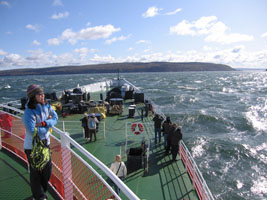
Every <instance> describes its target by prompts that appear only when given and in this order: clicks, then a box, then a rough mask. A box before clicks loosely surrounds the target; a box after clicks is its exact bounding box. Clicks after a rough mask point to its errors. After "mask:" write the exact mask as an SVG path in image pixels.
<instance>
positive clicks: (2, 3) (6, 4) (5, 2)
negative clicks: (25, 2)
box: [0, 1, 10, 7]
mask: <svg viewBox="0 0 267 200" xmlns="http://www.w3.org/2000/svg"><path fill="white" fill-rule="evenodd" d="M0 5H3V6H7V7H10V4H9V3H8V2H7V1H0Z"/></svg>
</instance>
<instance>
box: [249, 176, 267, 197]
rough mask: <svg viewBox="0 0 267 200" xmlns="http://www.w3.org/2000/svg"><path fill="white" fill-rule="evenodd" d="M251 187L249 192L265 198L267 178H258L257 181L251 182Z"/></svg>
mask: <svg viewBox="0 0 267 200" xmlns="http://www.w3.org/2000/svg"><path fill="white" fill-rule="evenodd" d="M252 182H253V186H252V187H251V188H250V191H251V192H253V193H254V194H257V195H259V196H262V197H263V196H265V195H266V194H267V178H266V177H264V176H260V177H258V179H257V180H253V181H252Z"/></svg>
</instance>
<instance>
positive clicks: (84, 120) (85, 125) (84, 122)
mask: <svg viewBox="0 0 267 200" xmlns="http://www.w3.org/2000/svg"><path fill="white" fill-rule="evenodd" d="M81 121H82V127H83V129H84V138H85V140H89V139H90V138H89V128H88V114H87V113H84V117H83V118H82V119H81Z"/></svg>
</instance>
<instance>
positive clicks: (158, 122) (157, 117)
mask: <svg viewBox="0 0 267 200" xmlns="http://www.w3.org/2000/svg"><path fill="white" fill-rule="evenodd" d="M153 121H154V128H155V144H157V143H158V140H159V143H160V142H161V123H162V121H163V118H162V117H161V116H160V115H158V114H156V115H155V117H154V118H153Z"/></svg>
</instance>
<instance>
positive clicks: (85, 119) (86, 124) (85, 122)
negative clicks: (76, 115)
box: [81, 117, 88, 128]
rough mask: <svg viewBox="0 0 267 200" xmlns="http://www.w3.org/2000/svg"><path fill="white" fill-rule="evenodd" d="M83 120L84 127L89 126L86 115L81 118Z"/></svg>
mask: <svg viewBox="0 0 267 200" xmlns="http://www.w3.org/2000/svg"><path fill="white" fill-rule="evenodd" d="M81 121H82V127H83V128H88V118H86V117H84V118H82V119H81Z"/></svg>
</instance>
